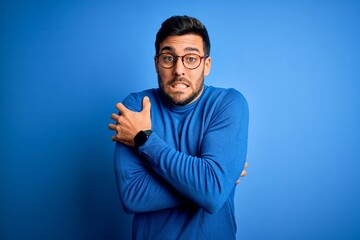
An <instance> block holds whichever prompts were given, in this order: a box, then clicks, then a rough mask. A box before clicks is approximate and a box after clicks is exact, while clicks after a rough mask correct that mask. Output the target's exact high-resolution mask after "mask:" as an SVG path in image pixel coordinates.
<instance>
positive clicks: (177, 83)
mask: <svg viewBox="0 0 360 240" xmlns="http://www.w3.org/2000/svg"><path fill="white" fill-rule="evenodd" d="M189 87H190V83H188V82H187V81H184V80H174V81H171V82H170V83H169V88H170V89H171V91H173V92H179V91H180V92H181V91H184V90H186V89H187V88H189Z"/></svg>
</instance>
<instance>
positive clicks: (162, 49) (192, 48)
mask: <svg viewBox="0 0 360 240" xmlns="http://www.w3.org/2000/svg"><path fill="white" fill-rule="evenodd" d="M164 50H170V51H172V52H174V51H175V49H174V48H173V47H171V46H164V47H163V48H161V49H160V52H162V51H164ZM184 51H186V52H192V51H195V52H198V53H200V50H199V49H198V48H195V47H187V48H185V49H184Z"/></svg>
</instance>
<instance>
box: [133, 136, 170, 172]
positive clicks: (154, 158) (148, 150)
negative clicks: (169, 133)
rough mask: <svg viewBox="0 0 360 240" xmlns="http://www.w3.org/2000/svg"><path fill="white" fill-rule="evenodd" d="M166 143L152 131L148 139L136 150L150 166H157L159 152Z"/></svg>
mask: <svg viewBox="0 0 360 240" xmlns="http://www.w3.org/2000/svg"><path fill="white" fill-rule="evenodd" d="M167 147H168V145H167V144H166V143H165V142H164V141H163V140H162V139H161V138H160V137H159V136H158V135H157V134H156V133H155V132H153V133H152V134H151V135H150V137H149V138H148V140H147V141H146V142H145V143H144V144H143V145H142V146H140V147H139V148H138V152H139V154H140V155H141V156H143V157H145V158H146V159H147V160H148V162H149V163H150V164H151V166H153V167H154V166H158V165H159V160H160V154H161V152H163V151H164V150H165V149H166V148H167Z"/></svg>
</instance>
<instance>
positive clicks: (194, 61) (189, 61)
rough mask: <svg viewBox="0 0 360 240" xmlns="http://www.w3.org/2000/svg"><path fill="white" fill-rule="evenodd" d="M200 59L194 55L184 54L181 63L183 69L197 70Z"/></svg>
mask: <svg viewBox="0 0 360 240" xmlns="http://www.w3.org/2000/svg"><path fill="white" fill-rule="evenodd" d="M200 61H201V58H200V56H198V55H196V54H186V55H185V56H184V57H183V63H184V65H185V67H187V68H190V69H193V68H197V67H198V66H199V64H200Z"/></svg>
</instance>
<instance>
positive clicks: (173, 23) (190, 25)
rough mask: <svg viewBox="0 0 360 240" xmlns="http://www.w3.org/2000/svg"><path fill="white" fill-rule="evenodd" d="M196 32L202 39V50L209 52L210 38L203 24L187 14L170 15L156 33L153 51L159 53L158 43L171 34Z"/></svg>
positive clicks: (179, 34)
mask: <svg viewBox="0 0 360 240" xmlns="http://www.w3.org/2000/svg"><path fill="white" fill-rule="evenodd" d="M188 33H193V34H197V35H199V36H200V37H202V39H203V43H204V52H205V54H210V38H209V35H208V32H207V30H206V28H205V26H204V25H203V24H202V23H201V22H200V21H199V20H198V19H196V18H193V17H189V16H172V17H170V18H168V19H167V20H165V21H164V22H163V23H162V25H161V28H160V29H159V31H158V33H157V34H156V41H155V51H156V54H158V53H159V50H160V49H159V48H160V43H161V42H162V41H164V40H165V38H167V37H169V36H173V35H178V36H181V35H185V34H188Z"/></svg>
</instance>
